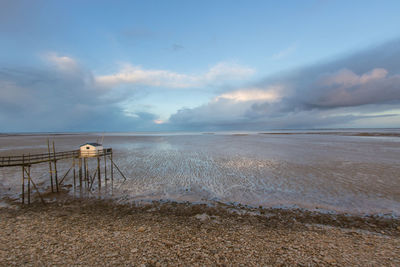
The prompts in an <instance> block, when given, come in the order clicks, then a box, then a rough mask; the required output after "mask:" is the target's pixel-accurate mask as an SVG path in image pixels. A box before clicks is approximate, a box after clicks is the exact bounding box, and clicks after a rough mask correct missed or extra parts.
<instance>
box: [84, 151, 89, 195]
mask: <svg viewBox="0 0 400 267" xmlns="http://www.w3.org/2000/svg"><path fill="white" fill-rule="evenodd" d="M83 162H84V163H85V186H86V188H88V187H89V165H88V159H87V158H83Z"/></svg>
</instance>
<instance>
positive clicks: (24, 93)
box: [0, 53, 158, 132]
mask: <svg viewBox="0 0 400 267" xmlns="http://www.w3.org/2000/svg"><path fill="white" fill-rule="evenodd" d="M43 58H44V59H45V61H46V62H45V63H46V64H45V65H43V66H41V67H36V68H30V67H14V68H5V67H0V132H13V131H29V132H32V131H121V130H126V131H132V130H149V129H156V128H152V127H155V126H156V124H155V123H154V120H156V119H158V116H156V115H154V114H151V113H148V112H137V113H136V116H134V117H133V116H127V114H126V113H125V112H124V110H123V108H122V107H121V105H120V103H121V102H122V101H124V100H126V99H127V98H128V99H129V98H130V97H133V96H134V95H135V92H134V91H132V90H131V91H129V92H126V91H124V90H115V91H113V92H112V94H110V93H109V92H108V91H104V90H101V89H99V88H98V87H96V86H95V84H94V80H93V77H92V73H91V72H90V71H87V70H85V68H83V67H82V66H81V65H80V64H79V63H78V62H77V61H76V60H75V59H73V58H71V57H67V56H59V55H57V54H54V53H50V54H46V55H45V56H44V57H43Z"/></svg>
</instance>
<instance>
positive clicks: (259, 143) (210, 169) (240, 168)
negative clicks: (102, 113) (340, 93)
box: [0, 129, 400, 217]
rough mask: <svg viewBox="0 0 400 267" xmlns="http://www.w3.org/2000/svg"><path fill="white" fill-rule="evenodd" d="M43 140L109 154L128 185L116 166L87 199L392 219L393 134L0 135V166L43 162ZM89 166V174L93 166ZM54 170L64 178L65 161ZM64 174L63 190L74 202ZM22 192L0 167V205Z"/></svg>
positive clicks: (395, 199) (40, 179) (41, 174)
mask: <svg viewBox="0 0 400 267" xmlns="http://www.w3.org/2000/svg"><path fill="white" fill-rule="evenodd" d="M47 139H49V140H50V144H52V142H53V141H54V143H55V146H56V150H57V151H67V150H74V149H79V146H80V145H81V144H83V143H86V142H102V143H103V146H104V147H111V148H112V149H113V161H114V162H115V164H116V165H117V166H118V169H119V170H120V171H121V172H122V173H123V175H124V176H125V177H126V179H124V178H123V176H122V175H121V174H120V173H119V171H118V170H117V168H115V167H114V181H113V186H112V188H111V181H110V180H108V184H107V186H105V184H103V185H102V187H101V189H100V190H99V188H98V187H97V185H96V184H94V187H93V188H92V189H91V191H92V192H91V193H90V196H92V197H102V198H112V199H115V200H117V201H122V202H137V201H154V200H157V201H178V202H186V201H188V202H193V203H206V204H207V203H208V204H213V203H225V204H229V205H247V206H250V207H260V206H262V207H265V208H300V209H307V210H313V211H314V210H318V211H321V212H340V213H349V214H358V215H360V214H361V215H384V216H395V217H398V216H399V215H400V129H313V130H275V131H264V132H195V133H193V132H173V133H168V132H167V133H23V134H21V133H3V134H0V157H1V156H9V155H22V154H25V155H27V154H35V153H46V152H47ZM89 164H90V168H89V169H90V170H89V171H90V173H91V175H94V171H95V170H96V166H97V165H96V164H97V161H96V160H91V161H89ZM101 164H102V167H101V172H102V176H103V177H104V171H106V172H107V177H108V178H110V170H111V168H110V161H108V162H107V164H108V165H107V166H106V170H104V161H103V159H102V162H101ZM57 167H58V171H59V176H63V175H64V174H65V173H66V172H67V170H68V169H69V168H70V167H71V160H64V161H59V162H57ZM72 173H73V172H72V171H70V172H69V173H68V175H67V176H66V177H65V179H64V181H63V184H64V186H66V187H67V188H69V190H70V194H71V195H73V196H77V195H79V191H80V190H81V189H79V188H77V189H75V190H74V189H73V186H72V184H73V178H72V177H73V175H72ZM31 176H32V179H33V180H34V181H35V183H36V184H37V186H38V187H39V190H40V191H42V192H46V191H49V188H50V182H49V166H48V163H43V164H39V165H34V166H32V169H31ZM103 183H104V181H103ZM82 190H83V191H85V190H84V189H82ZM20 191H21V167H9V168H0V194H1V198H2V199H3V200H4V199H7V200H10V199H11V200H14V201H19V197H20V193H21V192H20ZM86 191H87V190H86ZM85 195H86V196H87V194H85ZM80 196H82V194H80Z"/></svg>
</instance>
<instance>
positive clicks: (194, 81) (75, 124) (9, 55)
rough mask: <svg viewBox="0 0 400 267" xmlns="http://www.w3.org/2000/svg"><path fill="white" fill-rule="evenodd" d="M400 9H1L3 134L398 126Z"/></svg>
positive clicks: (38, 5)
mask: <svg viewBox="0 0 400 267" xmlns="http://www.w3.org/2000/svg"><path fill="white" fill-rule="evenodd" d="M399 10H400V2H399V1H397V0H396V1H389V0H388V1H385V0H384V1H368V0H363V1H357V0H354V1H339V0H338V1H329V0H313V1H312V0H304V1H265V0H263V1H256V0H250V1H241V0H230V1H225V0H219V1H207V0H201V1H199V0H181V1H174V0H168V1H161V0H158V1H152V0H149V1H133V0H132V1H101V0H96V1H94V0H87V1H78V0H68V1H66V0H65V1H61V0H60V1H50V0H49V1H43V0H37V1H22V0H21V1H18V0H0V132H68V131H74V132H85V131H94V132H99V131H101V132H102V131H105V132H115V131H262V130H272V129H320V128H397V127H400V31H399V27H398V26H399V25H400V16H399V15H398V14H399Z"/></svg>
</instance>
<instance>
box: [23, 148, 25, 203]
mask: <svg viewBox="0 0 400 267" xmlns="http://www.w3.org/2000/svg"><path fill="white" fill-rule="evenodd" d="M24 163H25V155H22V205H24V203H25V165H24Z"/></svg>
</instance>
